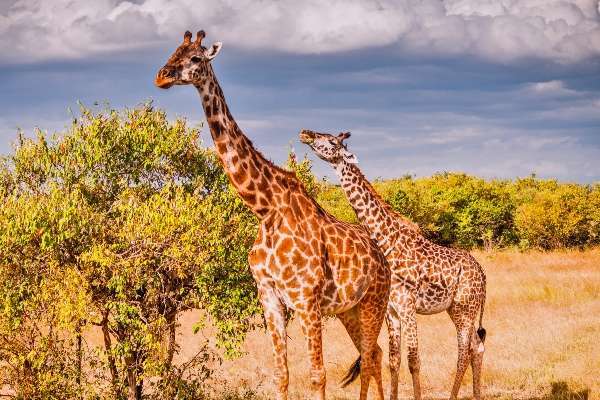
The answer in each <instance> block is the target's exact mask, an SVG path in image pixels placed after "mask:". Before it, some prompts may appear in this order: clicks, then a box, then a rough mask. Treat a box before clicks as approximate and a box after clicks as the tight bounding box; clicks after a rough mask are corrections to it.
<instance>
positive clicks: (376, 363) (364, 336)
mask: <svg viewBox="0 0 600 400" xmlns="http://www.w3.org/2000/svg"><path fill="white" fill-rule="evenodd" d="M379 289H380V288H377V290H371V291H370V293H368V294H367V295H365V297H364V298H363V301H361V303H360V306H359V310H358V312H359V316H360V332H361V335H360V339H361V344H360V368H361V371H360V400H366V399H367V395H368V392H369V382H370V380H371V377H372V378H374V379H375V384H376V385H377V398H378V399H380V400H383V399H384V395H383V380H382V377H381V359H382V356H383V352H382V351H381V348H380V347H379V345H378V344H377V338H378V337H379V332H380V331H381V325H382V324H383V320H384V318H385V312H386V303H387V298H386V299H385V303H383V304H381V290H379Z"/></svg>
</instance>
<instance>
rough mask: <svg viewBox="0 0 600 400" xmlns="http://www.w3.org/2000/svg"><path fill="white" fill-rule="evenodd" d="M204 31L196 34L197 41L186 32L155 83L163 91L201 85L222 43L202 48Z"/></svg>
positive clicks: (159, 72) (157, 75)
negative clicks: (181, 86) (174, 87)
mask: <svg viewBox="0 0 600 400" xmlns="http://www.w3.org/2000/svg"><path fill="white" fill-rule="evenodd" d="M204 36H205V33H204V31H199V32H198V33H197V34H196V40H194V41H192V33H191V32H190V31H187V32H185V34H184V35H183V43H181V44H180V45H179V47H177V49H176V50H175V52H174V53H173V55H171V57H170V58H169V60H168V61H167V63H166V64H165V66H164V67H162V68H161V69H160V70H159V71H158V74H156V79H155V81H154V83H155V84H156V86H158V87H159V88H162V89H168V88H170V87H171V86H173V85H189V84H200V83H201V82H202V79H203V78H204V76H205V75H206V74H207V72H208V71H209V68H210V61H211V60H212V59H213V58H215V57H216V56H217V54H219V50H221V46H222V44H221V42H216V43H215V44H213V45H212V46H210V48H206V47H204V46H202V39H204Z"/></svg>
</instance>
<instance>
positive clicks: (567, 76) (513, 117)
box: [0, 0, 600, 182]
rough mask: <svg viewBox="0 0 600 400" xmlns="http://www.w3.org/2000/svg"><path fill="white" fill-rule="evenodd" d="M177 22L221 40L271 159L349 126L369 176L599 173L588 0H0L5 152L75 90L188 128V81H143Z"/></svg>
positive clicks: (240, 116)
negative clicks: (305, 135)
mask: <svg viewBox="0 0 600 400" xmlns="http://www.w3.org/2000/svg"><path fill="white" fill-rule="evenodd" d="M186 29H189V30H192V31H195V30H198V29H204V30H206V32H207V35H208V36H207V39H206V41H217V40H218V41H222V42H223V44H224V46H223V49H222V50H221V53H220V54H219V56H218V57H217V58H216V59H215V60H214V61H213V64H214V68H215V71H216V74H217V76H218V77H219V80H220V82H221V84H222V86H223V90H224V92H225V95H226V98H227V100H228V103H229V105H230V108H231V109H232V113H233V115H234V116H235V117H236V119H237V120H238V122H239V124H240V126H241V127H242V129H244V130H245V132H246V133H247V134H248V136H250V137H251V138H252V139H253V140H254V142H255V143H256V145H257V146H258V147H259V148H260V149H261V150H262V151H263V152H264V153H265V154H266V155H267V156H269V157H271V158H272V159H273V160H274V161H276V162H281V161H282V160H284V159H285V157H286V154H287V150H288V149H289V146H290V145H291V146H293V147H294V148H295V149H296V152H297V153H299V154H303V153H304V152H305V151H307V149H306V148H305V147H303V145H301V144H300V143H299V142H298V140H297V133H298V131H299V130H300V129H302V128H309V129H315V130H322V131H331V132H337V131H340V130H349V131H352V133H353V137H352V138H351V139H350V149H351V150H353V151H354V152H355V153H356V154H357V156H358V158H359V160H360V165H361V166H362V168H363V169H364V170H365V172H366V173H367V175H368V176H369V177H370V178H377V177H383V178H389V177H394V176H399V175H403V174H406V173H411V174H416V175H417V176H424V175H430V174H432V173H435V172H436V171H465V172H468V173H472V174H476V175H481V176H486V177H500V178H511V177H516V176H525V175H528V174H530V173H536V174H538V175H540V176H544V177H556V178H558V179H560V180H564V181H578V182H596V181H600V79H599V78H600V1H599V0H395V1H391V0H377V1H368V0H362V1H350V0H346V1H342V0H339V1H338V0H329V1H327V2H323V1H316V0H314V1H297V0H279V1H274V0H273V1H269V0H202V1H197V0H171V1H166V0H132V1H120V0H95V1H85V0H52V1H46V0H17V1H14V0H0V54H2V56H1V57H0V93H1V94H0V153H7V152H8V151H10V148H11V143H12V142H13V141H14V138H15V136H16V131H17V128H22V129H23V130H24V131H25V132H26V133H29V134H30V133H31V132H32V130H33V128H34V127H40V128H42V129H44V130H48V131H49V132H55V131H61V130H63V129H64V127H65V126H66V124H67V123H68V121H69V120H70V114H69V111H68V110H69V108H71V109H74V110H76V109H77V101H82V102H83V103H84V104H87V105H92V104H94V102H100V103H103V102H105V101H108V102H110V104H111V105H112V106H114V107H122V106H135V105H136V104H138V103H140V102H142V101H144V100H149V99H151V100H153V101H154V104H155V105H157V106H159V107H162V108H165V109H166V110H167V111H168V113H169V116H170V117H173V118H174V117H176V116H184V117H186V118H187V119H188V120H189V121H190V122H191V123H192V124H197V123H200V122H201V121H202V120H203V118H204V115H203V112H202V109H201V107H200V103H199V99H198V95H197V93H196V92H195V91H194V90H193V89H192V88H190V87H175V88H173V89H171V90H169V91H161V90H159V89H156V88H155V87H154V86H153V83H152V82H153V77H154V74H155V73H156V71H157V70H158V68H159V67H160V66H162V65H163V64H164V62H165V61H166V59H167V57H168V56H169V54H170V53H171V51H172V50H173V49H174V48H175V46H176V45H177V44H178V43H179V42H180V41H181V38H182V34H183V32H184V31H185V30H186ZM206 143H208V144H210V143H211V142H210V138H209V136H208V132H206ZM315 167H316V171H317V173H318V174H320V175H329V176H332V175H333V174H331V170H330V167H328V166H327V165H324V163H323V162H322V161H320V160H316V161H315Z"/></svg>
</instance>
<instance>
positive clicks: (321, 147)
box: [299, 129, 486, 400]
mask: <svg viewBox="0 0 600 400" xmlns="http://www.w3.org/2000/svg"><path fill="white" fill-rule="evenodd" d="M299 137H300V141H301V142H303V143H305V144H307V145H308V146H309V147H310V148H311V149H312V150H313V151H314V152H315V153H316V154H317V156H319V158H321V159H323V160H325V161H327V162H329V163H330V164H332V166H333V167H334V168H335V170H336V171H337V173H338V176H339V177H340V182H341V186H342V189H343V190H344V193H345V194H346V197H347V198H348V201H349V202H350V204H351V205H352V208H353V209H354V211H355V213H356V216H357V217H358V220H359V221H360V223H361V224H362V225H363V226H365V227H366V228H367V229H368V230H369V232H370V233H371V238H372V239H373V240H375V242H376V243H377V244H378V246H379V247H380V248H381V250H382V251H383V252H384V255H385V257H386V258H387V261H388V264H389V266H390V268H391V270H392V288H391V293H390V303H389V307H388V312H387V314H386V319H387V325H388V330H389V337H390V372H391V389H390V392H391V394H390V396H391V399H392V400H396V399H397V398H398V368H399V366H400V338H401V337H402V336H404V338H405V340H406V342H407V347H408V367H409V370H410V373H411V375H412V380H413V392H414V396H415V399H416V400H419V399H420V398H421V383H420V376H419V370H420V360H419V353H418V338H417V322H416V314H435V313H439V312H442V311H446V312H447V313H448V314H449V315H450V318H451V319H452V322H453V323H454V325H455V326H456V333H457V338H458V362H457V369H456V376H455V379H454V385H453V387H452V391H451V393H450V398H451V399H456V398H457V396H458V391H459V389H460V383H461V381H462V378H463V375H464V373H465V370H466V367H467V363H469V362H470V363H471V368H472V369H473V395H474V397H475V399H476V400H479V399H480V396H481V381H480V376H481V364H482V360H483V352H484V345H483V342H484V340H485V329H483V327H482V326H481V324H482V319H483V308H484V304H485V291H486V276H485V272H484V271H483V268H482V267H481V265H479V263H478V262H477V261H476V260H475V259H474V258H473V257H472V256H471V255H470V254H469V253H467V252H465V251H462V250H457V249H452V248H448V247H444V246H439V245H437V244H435V243H433V242H431V241H429V240H427V239H426V238H425V237H424V236H423V235H422V234H421V231H420V230H419V228H418V227H417V226H416V225H415V224H413V223H412V222H411V221H409V220H408V219H406V218H404V217H403V216H402V215H400V214H399V213H397V212H396V211H394V210H393V209H392V208H391V207H390V206H389V205H388V204H387V203H386V202H385V201H383V199H382V198H381V197H380V196H379V195H378V194H377V192H376V191H375V189H374V188H373V186H372V185H371V184H370V182H369V181H368V180H367V179H366V178H365V176H364V175H363V174H362V172H361V171H360V169H359V168H358V167H357V166H356V165H355V164H354V163H349V162H347V161H346V158H345V157H344V154H345V152H347V151H348V150H347V147H346V143H344V140H346V139H347V138H348V137H349V133H344V134H339V135H337V136H334V135H330V134H327V133H319V132H315V131H310V130H306V129H304V130H302V131H301V132H300V134H299ZM477 314H479V326H478V328H477V329H476V327H475V324H476V322H477V321H476V320H477Z"/></svg>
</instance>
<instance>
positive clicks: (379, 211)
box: [335, 160, 415, 255]
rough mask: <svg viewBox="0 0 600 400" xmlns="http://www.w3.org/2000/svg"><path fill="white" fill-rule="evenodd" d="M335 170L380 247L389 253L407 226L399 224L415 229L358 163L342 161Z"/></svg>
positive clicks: (359, 215)
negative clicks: (382, 195) (388, 201)
mask: <svg viewBox="0 0 600 400" xmlns="http://www.w3.org/2000/svg"><path fill="white" fill-rule="evenodd" d="M335 170H336V172H337V175H338V176H339V178H340V183H341V186H342V189H343V190H344V192H345V194H346V197H347V198H348V201H349V202H350V205H351V206H352V208H353V209H354V212H355V213H356V216H357V217H358V220H359V221H360V223H361V224H362V225H364V226H366V227H367V228H368V230H369V232H370V233H371V238H372V239H374V240H375V241H376V242H377V244H378V246H379V248H380V249H381V250H382V251H383V252H384V254H385V255H387V254H389V252H390V251H391V250H392V248H393V247H394V245H395V243H396V241H397V240H398V238H399V235H402V231H404V229H393V228H394V226H398V225H396V224H398V223H399V224H400V228H401V227H405V228H410V229H411V230H413V229H415V226H414V224H413V223H412V222H410V221H408V220H407V219H405V218H404V217H402V216H401V215H399V214H398V213H396V212H395V211H394V210H393V209H392V208H391V207H390V205H389V204H387V203H386V202H385V201H383V199H382V198H381V197H380V196H379V194H378V193H377V192H376V191H375V188H373V186H372V185H371V183H370V182H369V181H368V180H367V178H365V176H364V175H363V174H362V172H361V171H360V169H359V168H358V167H357V166H356V165H355V164H350V163H347V162H346V161H344V160H342V161H340V162H339V163H338V164H337V165H336V166H335Z"/></svg>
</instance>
